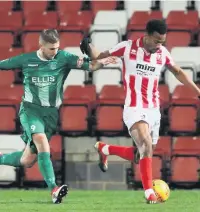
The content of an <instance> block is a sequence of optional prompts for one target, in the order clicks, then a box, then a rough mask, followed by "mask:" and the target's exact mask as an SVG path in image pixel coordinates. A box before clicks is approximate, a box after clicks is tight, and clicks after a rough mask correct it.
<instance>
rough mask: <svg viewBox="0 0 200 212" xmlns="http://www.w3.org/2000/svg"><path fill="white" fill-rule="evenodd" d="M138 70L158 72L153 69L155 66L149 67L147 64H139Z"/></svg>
mask: <svg viewBox="0 0 200 212" xmlns="http://www.w3.org/2000/svg"><path fill="white" fill-rule="evenodd" d="M136 68H137V69H140V70H145V71H152V72H154V71H155V70H156V68H155V67H153V66H149V65H147V64H145V65H144V64H139V63H138V64H137V65H136Z"/></svg>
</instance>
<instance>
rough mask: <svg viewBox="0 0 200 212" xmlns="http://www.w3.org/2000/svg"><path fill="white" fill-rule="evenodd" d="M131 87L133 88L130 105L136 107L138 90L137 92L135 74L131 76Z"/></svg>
mask: <svg viewBox="0 0 200 212" xmlns="http://www.w3.org/2000/svg"><path fill="white" fill-rule="evenodd" d="M129 87H130V90H131V103H130V106H131V107H135V106H136V92H135V76H134V75H131V76H130V81H129Z"/></svg>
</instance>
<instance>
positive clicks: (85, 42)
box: [80, 37, 92, 57]
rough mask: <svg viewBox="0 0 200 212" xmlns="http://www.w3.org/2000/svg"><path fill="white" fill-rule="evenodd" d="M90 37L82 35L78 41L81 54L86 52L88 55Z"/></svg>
mask: <svg viewBox="0 0 200 212" xmlns="http://www.w3.org/2000/svg"><path fill="white" fill-rule="evenodd" d="M91 42H92V39H91V38H89V37H84V38H83V40H82V41H81V42H80V49H81V52H82V53H83V54H86V55H88V56H89V57H90V43H91Z"/></svg>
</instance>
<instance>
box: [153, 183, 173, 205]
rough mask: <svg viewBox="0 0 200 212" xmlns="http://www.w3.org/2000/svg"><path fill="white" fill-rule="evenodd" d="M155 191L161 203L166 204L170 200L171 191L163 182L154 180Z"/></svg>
mask: <svg viewBox="0 0 200 212" xmlns="http://www.w3.org/2000/svg"><path fill="white" fill-rule="evenodd" d="M153 190H154V192H155V194H156V196H157V198H158V201H159V202H165V201H166V200H167V199H168V198H169V195H170V189H169V186H168V185H167V183H166V182H164V181H163V180H158V179H157V180H153Z"/></svg>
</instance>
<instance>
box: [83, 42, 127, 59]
mask: <svg viewBox="0 0 200 212" xmlns="http://www.w3.org/2000/svg"><path fill="white" fill-rule="evenodd" d="M126 45H127V41H123V42H120V43H118V44H117V45H115V46H114V47H113V48H111V49H110V50H106V51H104V52H100V51H98V50H97V49H96V47H95V46H93V45H92V44H91V39H90V38H84V39H83V40H82V41H81V43H80V49H81V51H82V53H83V54H86V55H88V56H89V57H90V58H91V59H92V60H98V59H103V58H107V57H110V56H115V57H123V56H124V52H125V48H126Z"/></svg>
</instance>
